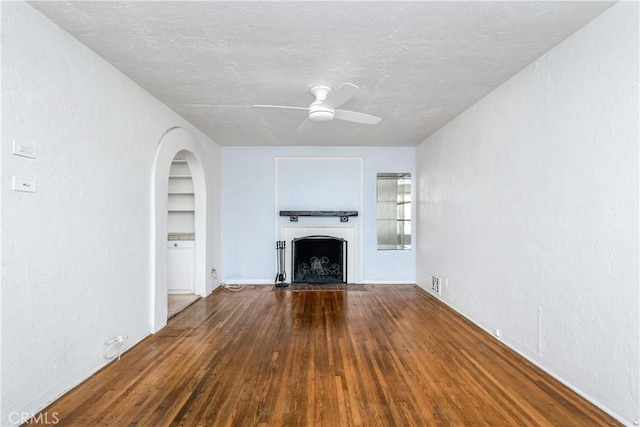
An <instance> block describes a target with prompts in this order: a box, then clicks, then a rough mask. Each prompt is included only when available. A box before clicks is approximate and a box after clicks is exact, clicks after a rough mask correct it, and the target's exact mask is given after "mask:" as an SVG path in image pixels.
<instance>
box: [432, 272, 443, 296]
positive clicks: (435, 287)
mask: <svg viewBox="0 0 640 427" xmlns="http://www.w3.org/2000/svg"><path fill="white" fill-rule="evenodd" d="M431 290H432V291H434V292H435V293H436V294H438V295H440V293H441V291H442V279H441V278H440V277H436V276H431Z"/></svg>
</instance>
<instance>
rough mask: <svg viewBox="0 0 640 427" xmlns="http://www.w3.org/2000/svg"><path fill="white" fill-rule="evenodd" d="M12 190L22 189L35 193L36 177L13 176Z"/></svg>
mask: <svg viewBox="0 0 640 427" xmlns="http://www.w3.org/2000/svg"><path fill="white" fill-rule="evenodd" d="M13 191H24V192H27V193H35V192H36V179H35V178H33V177H31V178H21V177H19V176H14V177H13Z"/></svg>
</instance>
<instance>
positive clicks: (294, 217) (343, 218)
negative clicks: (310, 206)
mask: <svg viewBox="0 0 640 427" xmlns="http://www.w3.org/2000/svg"><path fill="white" fill-rule="evenodd" d="M280 216H288V217H289V221H291V222H297V221H298V217H299V216H337V217H340V222H348V221H349V217H350V216H358V211H280Z"/></svg>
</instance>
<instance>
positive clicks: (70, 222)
mask: <svg viewBox="0 0 640 427" xmlns="http://www.w3.org/2000/svg"><path fill="white" fill-rule="evenodd" d="M1 7H2V145H1V153H2V157H1V159H2V162H1V166H2V182H1V190H0V191H1V193H0V194H1V196H2V199H1V200H2V218H1V225H2V255H3V256H2V306H1V309H2V314H1V316H2V418H1V419H0V424H1V425H9V424H11V422H10V421H16V417H15V416H14V417H13V418H12V419H11V420H10V419H9V415H10V414H11V413H12V412H16V411H17V412H33V411H37V410H40V409H42V408H43V407H44V406H45V405H46V404H47V403H48V402H50V401H52V400H54V399H55V398H56V397H58V396H59V395H60V394H62V393H63V392H65V391H66V390H68V389H69V388H71V387H73V386H75V385H76V384H78V383H79V382H80V381H82V380H83V379H85V378H86V377H88V376H89V375H90V374H91V373H93V372H94V371H96V370H97V369H99V368H100V367H102V366H103V365H104V364H105V363H106V362H107V361H106V360H105V359H103V357H102V356H103V350H104V345H103V343H104V341H106V340H107V339H110V338H112V337H114V336H116V335H120V334H122V335H128V337H129V341H128V345H129V346H130V345H133V344H134V343H136V342H138V341H140V340H141V339H142V338H143V337H145V336H146V335H147V334H148V333H149V332H150V330H151V319H152V313H151V309H152V304H151V296H152V287H153V283H152V281H151V280H152V264H153V253H154V252H153V247H152V234H153V230H152V226H151V224H152V223H153V211H152V190H153V178H154V177H153V173H154V160H155V158H156V151H157V148H158V144H159V141H160V139H161V137H162V136H163V134H164V133H165V132H166V131H167V130H168V129H170V128H173V127H176V126H182V127H184V128H186V129H189V130H190V132H191V133H193V134H194V135H196V137H197V138H198V139H199V141H200V143H201V144H202V149H203V150H204V152H205V156H206V157H207V158H205V159H202V161H203V163H205V164H206V165H207V168H208V169H209V173H208V175H207V180H208V181H209V182H208V183H207V184H208V185H207V188H208V192H209V194H208V198H209V215H210V221H211V222H212V223H213V224H214V226H213V227H212V228H213V229H214V232H212V233H211V234H210V236H209V237H208V240H209V241H208V247H211V248H213V249H212V250H211V251H209V253H208V254H207V260H208V263H211V264H214V265H215V264H217V263H218V262H219V226H218V225H216V224H215V222H216V221H218V219H219V215H218V214H217V213H216V210H219V202H220V201H219V195H218V193H219V179H218V177H217V175H219V148H218V147H217V145H216V144H215V143H214V142H213V141H211V140H209V139H208V138H207V137H205V136H204V135H203V134H202V133H200V132H198V131H197V130H196V129H194V128H193V127H192V126H190V125H189V124H188V123H186V122H185V121H184V120H183V119H181V118H180V117H179V116H177V115H176V114H175V113H173V112H172V111H171V110H169V109H168V108H167V107H166V106H164V105H162V104H161V103H160V102H159V101H157V100H156V99H155V98H153V97H151V96H150V95H149V94H147V93H146V92H144V91H143V90H142V89H141V88H140V87H138V86H137V85H135V84H134V83H133V82H131V81H130V80H129V79H128V78H126V77H125V76H124V75H122V74H121V73H119V72H118V71H117V70H115V69H114V68H113V67H112V66H110V65H108V64H107V63H106V62H105V61H103V60H102V59H100V58H99V57H97V56H96V55H95V54H94V53H93V52H91V51H90V50H89V49H87V48H86V47H84V46H83V45H81V44H80V43H79V42H77V41H76V40H75V39H73V38H72V37H71V36H69V35H68V34H66V33H65V32H63V31H61V30H60V29H58V28H57V27H56V26H55V25H54V24H52V23H51V22H50V21H49V20H47V19H46V18H44V17H43V16H42V15H40V14H39V13H38V12H36V11H35V10H34V9H32V8H31V7H30V6H29V5H27V4H25V3H13V2H11V3H8V2H2V4H1ZM14 139H15V140H16V141H20V142H31V143H35V144H37V158H36V159H35V160H30V159H26V158H21V157H17V156H13V155H12V154H11V152H12V141H13V140H14ZM14 175H17V176H26V177H35V179H36V188H37V192H36V193H35V194H30V193H18V192H14V191H11V178H12V176H14ZM216 232H217V233H218V234H217V235H216V234H215V233H216ZM213 285H214V284H213V283H210V284H209V286H210V287H211V286H213Z"/></svg>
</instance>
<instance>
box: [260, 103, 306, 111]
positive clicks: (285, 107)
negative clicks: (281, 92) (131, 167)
mask: <svg viewBox="0 0 640 427" xmlns="http://www.w3.org/2000/svg"><path fill="white" fill-rule="evenodd" d="M252 107H253V108H279V109H281V110H304V111H309V109H308V108H302V107H290V106H288V105H259V104H257V105H252Z"/></svg>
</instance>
